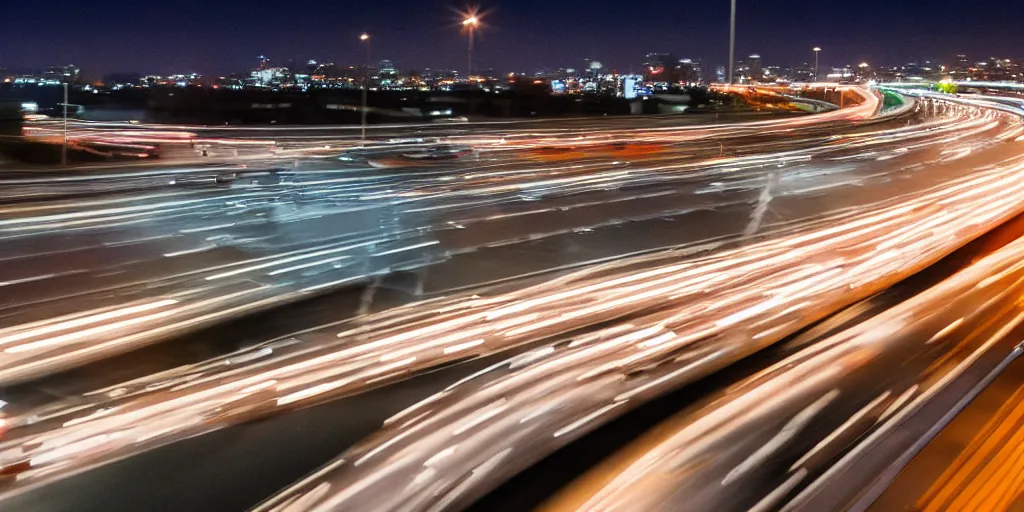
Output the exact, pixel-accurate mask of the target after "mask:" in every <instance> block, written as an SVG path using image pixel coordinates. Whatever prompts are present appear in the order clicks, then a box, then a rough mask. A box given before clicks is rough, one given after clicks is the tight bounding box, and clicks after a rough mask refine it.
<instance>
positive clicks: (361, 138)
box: [359, 33, 370, 140]
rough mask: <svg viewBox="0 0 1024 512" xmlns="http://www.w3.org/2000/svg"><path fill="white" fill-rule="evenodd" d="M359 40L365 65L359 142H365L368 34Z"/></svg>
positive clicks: (368, 54)
mask: <svg viewBox="0 0 1024 512" xmlns="http://www.w3.org/2000/svg"><path fill="white" fill-rule="evenodd" d="M359 40H360V41H362V42H364V43H366V65H365V66H364V67H363V108H362V110H361V111H360V112H361V119H362V121H361V123H360V126H361V130H360V135H359V138H360V140H366V95H367V93H368V90H369V89H370V34H367V33H363V34H362V35H360V36H359Z"/></svg>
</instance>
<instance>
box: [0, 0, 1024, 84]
mask: <svg viewBox="0 0 1024 512" xmlns="http://www.w3.org/2000/svg"><path fill="white" fill-rule="evenodd" d="M465 6H466V4H461V3H448V2H441V1H435V0H363V1H360V2H346V1H344V0H304V1H303V0H300V1H296V2H280V1H267V0H254V1H246V2H242V1H238V0H234V1H231V0H209V1H204V2H193V1H169V0H150V1H148V2H146V1H141V0H140V1H134V2H125V1H117V2H114V1H103V0H96V1H90V0H85V1H81V0H79V1H75V2H66V1H61V0H50V1H47V2H14V3H7V4H6V5H5V7H4V9H3V16H0V67H14V66H30V67H45V66H48V65H53V64H59V63H73V64H76V65H78V66H80V67H81V68H83V71H84V72H85V74H86V75H87V76H89V77H92V78H98V77H100V76H102V75H103V74H106V73H110V72H142V73H171V72H189V71H196V72H200V73H203V74H207V75H215V74H226V73H229V72H232V71H244V70H247V69H250V68H253V67H254V66H255V65H256V62H257V59H256V57H257V56H258V55H260V54H265V55H267V56H268V57H271V59H272V62H274V63H285V62H286V61H288V60H289V59H294V60H295V62H296V63H300V64H304V63H305V62H306V60H308V59H311V58H313V59H318V60H321V61H327V60H332V61H336V62H342V63H347V64H357V63H360V62H362V60H363V57H362V56H363V55H364V54H363V53H362V50H361V49H360V46H359V42H358V40H357V37H358V34H359V33H360V32H362V31H368V32H370V33H371V34H372V35H373V59H374V60H378V59H383V58H387V59H390V60H392V61H393V62H394V63H395V64H396V65H397V66H398V68H399V69H401V70H402V71H406V70H410V69H416V70H422V69H423V68H425V67H434V68H458V69H463V68H465V62H466V38H465V36H464V35H460V33H459V30H458V27H457V26H456V25H457V14H456V10H457V9H459V8H463V9H464V8H465ZM481 10H482V11H483V12H485V13H486V16H485V18H484V22H485V23H486V25H487V26H486V27H484V28H482V29H481V30H480V31H479V32H478V39H477V52H476V55H477V56H476V58H475V63H474V68H477V69H486V68H494V69H495V70H496V71H499V72H504V71H523V72H532V71H534V70H536V69H537V68H539V67H543V66H546V67H582V65H583V59H585V58H590V59H595V60H599V61H601V62H603V63H604V64H605V66H606V68H608V69H617V70H618V71H620V72H626V71H629V69H630V66H631V65H633V66H636V65H638V64H639V63H640V62H642V56H643V54H644V53H646V52H651V51H657V52H671V53H674V54H676V55H677V56H678V57H680V58H683V57H691V58H701V59H703V61H704V66H705V69H706V70H712V71H713V69H714V66H715V65H718V64H724V63H725V61H726V57H727V52H728V47H727V44H728V15H729V2H728V0H714V1H711V2H703V3H702V2H699V1H698V2H684V1H672V2H650V1H648V2H641V1H625V0H593V1H590V2H582V1H576V0H572V1H562V2H557V1H543V0H505V1H493V2H489V3H484V4H482V5H481ZM1022 26H1024V0H973V1H970V2H967V1H963V0H888V1H883V0H861V1H851V2H844V3H839V2H833V1H829V0H815V1H809V0H790V1H783V0H776V1H767V0H739V16H738V28H737V31H738V36H737V56H738V57H739V56H745V55H748V54H750V53H755V52H756V53H760V54H761V56H762V59H763V61H764V63H765V65H771V64H783V65H792V64H798V63H800V62H803V61H806V60H810V59H811V58H812V54H811V51H810V50H811V48H812V47H813V46H815V45H820V46H821V47H823V48H824V51H823V53H822V64H823V65H828V64H846V63H852V64H856V63H859V62H861V61H865V60H866V61H868V62H871V63H872V64H895V63H900V62H905V61H907V60H915V59H916V60H920V59H924V58H932V59H937V60H945V61H949V60H950V57H951V56H952V55H954V54H956V53H967V54H968V56H969V57H970V58H971V59H972V60H980V59H982V58H985V57H987V56H989V55H998V56H1001V57H1002V56H1005V57H1013V58H1018V57H1024V34H1022V28H1021V27H1022Z"/></svg>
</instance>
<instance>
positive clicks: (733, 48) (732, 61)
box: [727, 0, 736, 85]
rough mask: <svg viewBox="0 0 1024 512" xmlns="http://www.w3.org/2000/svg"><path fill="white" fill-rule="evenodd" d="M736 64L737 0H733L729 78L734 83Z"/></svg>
mask: <svg viewBox="0 0 1024 512" xmlns="http://www.w3.org/2000/svg"><path fill="white" fill-rule="evenodd" d="M735 65H736V0H732V12H731V14H730V15H729V78H728V80H727V83H728V84H729V85H732V73H733V67H734V66H735Z"/></svg>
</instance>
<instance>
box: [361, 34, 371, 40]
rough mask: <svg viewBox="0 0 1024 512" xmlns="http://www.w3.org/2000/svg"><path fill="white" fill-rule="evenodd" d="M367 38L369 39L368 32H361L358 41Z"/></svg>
mask: <svg viewBox="0 0 1024 512" xmlns="http://www.w3.org/2000/svg"><path fill="white" fill-rule="evenodd" d="M368 39H370V34H362V35H360V36H359V40H360V41H366V40H368Z"/></svg>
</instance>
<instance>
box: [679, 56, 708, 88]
mask: <svg viewBox="0 0 1024 512" xmlns="http://www.w3.org/2000/svg"><path fill="white" fill-rule="evenodd" d="M676 67H677V69H678V75H679V81H680V82H685V83H688V84H698V83H700V82H701V78H702V77H701V69H700V61H694V60H693V59H681V60H680V61H679V65H678V66H676Z"/></svg>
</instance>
